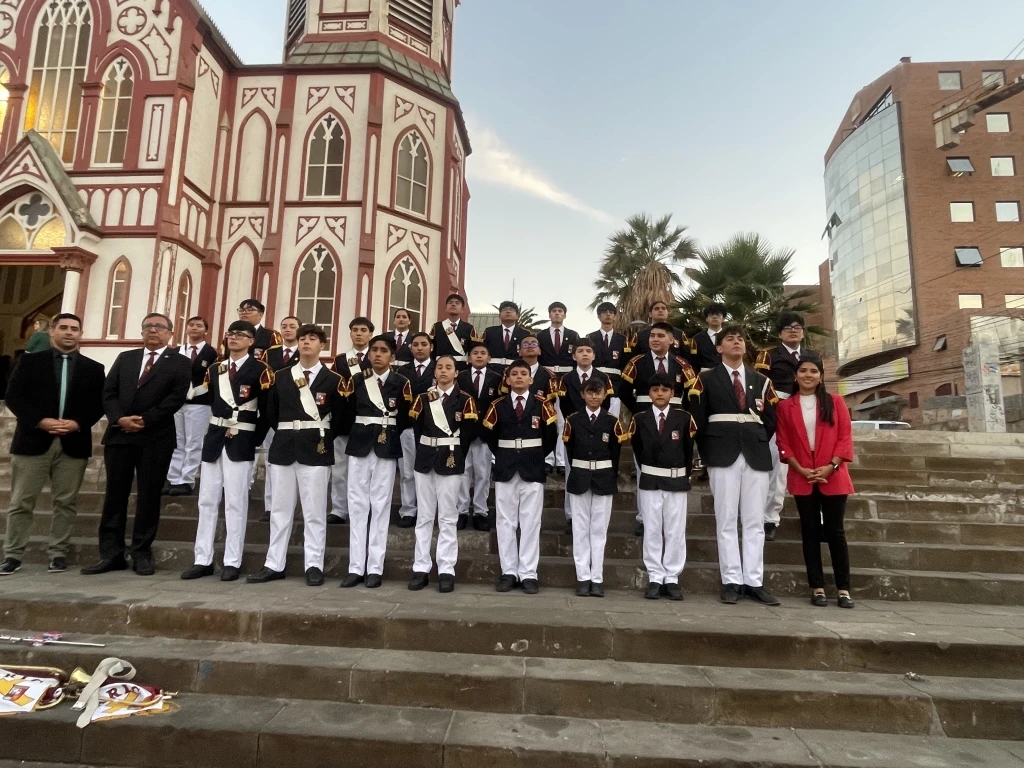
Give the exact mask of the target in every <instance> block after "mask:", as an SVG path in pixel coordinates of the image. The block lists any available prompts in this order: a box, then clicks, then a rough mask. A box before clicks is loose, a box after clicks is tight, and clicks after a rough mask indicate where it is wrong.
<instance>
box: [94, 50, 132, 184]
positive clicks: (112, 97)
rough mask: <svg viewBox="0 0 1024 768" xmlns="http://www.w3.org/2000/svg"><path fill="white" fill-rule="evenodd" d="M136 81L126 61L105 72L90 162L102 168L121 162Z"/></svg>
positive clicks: (119, 60) (113, 65) (121, 61)
mask: <svg viewBox="0 0 1024 768" xmlns="http://www.w3.org/2000/svg"><path fill="white" fill-rule="evenodd" d="M134 90H135V81H134V79H133V77H132V67H131V65H130V64H129V63H128V61H127V60H126V59H123V58H121V59H118V60H117V61H115V62H114V63H113V64H111V65H110V67H109V69H107V74H106V76H105V77H104V78H103V90H102V92H101V93H100V120H99V125H98V126H97V128H96V151H95V152H94V153H93V159H92V161H93V162H94V163H97V164H101V165H110V164H119V163H123V162H124V147H125V142H126V141H127V139H128V116H129V114H130V113H131V110H132V92H133V91H134Z"/></svg>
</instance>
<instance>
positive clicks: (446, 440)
mask: <svg viewBox="0 0 1024 768" xmlns="http://www.w3.org/2000/svg"><path fill="white" fill-rule="evenodd" d="M459 442H460V440H459V438H457V437H427V436H426V435H420V445H426V446H429V447H430V448H439V447H444V448H454V447H455V446H456V445H458V444H459Z"/></svg>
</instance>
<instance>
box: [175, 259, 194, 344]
mask: <svg viewBox="0 0 1024 768" xmlns="http://www.w3.org/2000/svg"><path fill="white" fill-rule="evenodd" d="M174 306H175V311H174V327H175V328H179V329H180V331H179V333H180V334H181V338H182V340H184V338H185V324H186V323H187V322H188V318H189V313H190V312H191V306H192V276H191V275H190V274H189V273H188V270H186V271H184V272H182V273H181V278H180V279H179V280H178V298H177V300H176V302H175V305H174Z"/></svg>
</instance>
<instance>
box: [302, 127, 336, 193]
mask: <svg viewBox="0 0 1024 768" xmlns="http://www.w3.org/2000/svg"><path fill="white" fill-rule="evenodd" d="M344 170H345V129H344V128H343V127H342V125H341V120H339V119H338V118H337V117H335V116H334V115H326V116H325V117H324V119H323V120H321V121H320V122H319V123H317V126H316V128H314V129H313V133H312V135H311V136H310V137H309V151H308V153H307V155H306V197H341V182H342V179H343V177H344Z"/></svg>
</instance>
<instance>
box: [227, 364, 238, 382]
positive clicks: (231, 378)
mask: <svg viewBox="0 0 1024 768" xmlns="http://www.w3.org/2000/svg"><path fill="white" fill-rule="evenodd" d="M236 373H238V368H237V367H236V366H235V364H234V362H232V363H231V367H230V368H228V381H234V380H235V374H236Z"/></svg>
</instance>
